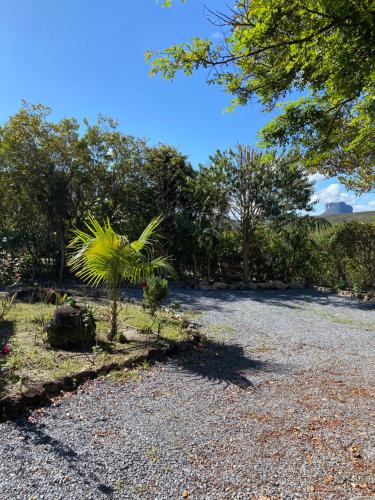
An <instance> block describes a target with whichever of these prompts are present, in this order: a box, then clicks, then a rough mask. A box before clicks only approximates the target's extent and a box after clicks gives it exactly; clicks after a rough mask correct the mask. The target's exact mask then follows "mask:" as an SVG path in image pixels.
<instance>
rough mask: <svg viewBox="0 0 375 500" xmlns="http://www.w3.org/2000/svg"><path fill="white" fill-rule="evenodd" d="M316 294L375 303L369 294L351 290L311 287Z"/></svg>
mask: <svg viewBox="0 0 375 500" xmlns="http://www.w3.org/2000/svg"><path fill="white" fill-rule="evenodd" d="M313 289H314V290H316V291H317V292H325V293H333V294H335V295H339V296H340V297H348V298H350V299H358V300H363V301H364V302H375V295H371V294H369V293H355V292H352V291H351V290H338V289H337V288H329V287H325V286H313Z"/></svg>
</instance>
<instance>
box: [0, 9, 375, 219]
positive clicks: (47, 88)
mask: <svg viewBox="0 0 375 500" xmlns="http://www.w3.org/2000/svg"><path fill="white" fill-rule="evenodd" d="M161 3H162V0H159V1H158V2H156V1H155V0H109V1H107V2H103V1H99V0H91V1H88V0H63V1H53V0H52V1H47V0H33V1H30V0H12V1H10V2H5V1H4V2H2V13H1V20H0V24H1V29H0V54H1V67H2V78H1V80H0V121H1V122H4V121H5V120H7V119H8V117H9V115H11V114H13V113H15V112H16V111H17V110H18V108H19V106H20V103H21V100H22V99H26V100H27V101H29V102H32V103H43V104H45V105H48V106H50V107H51V108H52V109H53V112H54V115H53V116H54V118H56V119H59V118H61V117H63V116H74V117H76V118H78V119H82V118H85V117H86V118H88V119H89V120H90V121H94V120H95V118H96V116H97V114H98V113H102V114H104V115H107V116H112V117H114V118H116V119H118V120H119V122H120V126H121V129H122V131H123V132H124V133H128V134H132V135H136V136H141V137H146V138H148V139H149V140H150V142H151V143H158V142H163V143H170V144H173V145H174V146H176V147H177V148H179V149H180V150H181V151H182V152H183V153H185V154H187V155H188V156H189V158H190V161H191V162H192V164H193V165H194V166H198V164H199V163H204V162H205V161H206V160H207V158H208V155H209V154H210V153H213V152H214V151H215V149H217V148H220V149H225V148H227V147H230V146H233V145H234V144H235V143H236V142H243V143H249V144H252V145H255V144H256V134H257V132H258V131H259V129H260V128H261V127H262V126H263V125H264V124H265V123H266V122H267V121H268V120H269V118H270V115H264V114H262V112H261V110H260V108H259V106H258V105H257V104H256V103H253V104H250V105H249V106H247V107H246V108H242V109H238V110H237V111H235V112H234V113H224V109H225V107H226V106H227V105H228V103H229V100H230V98H229V96H227V95H226V94H224V93H223V91H222V90H221V89H220V88H218V87H212V86H211V87H209V86H208V85H207V84H206V83H205V75H204V74H198V75H195V76H193V77H190V78H187V77H185V76H184V75H180V76H178V77H177V79H176V80H174V81H173V82H167V81H164V80H162V79H160V78H159V77H156V78H150V77H149V76H148V72H149V67H148V65H147V64H146V63H145V61H144V52H145V51H146V50H148V49H153V48H155V49H162V48H165V47H167V46H169V45H171V44H173V43H178V42H183V41H186V40H188V39H189V38H190V36H192V35H200V36H207V37H213V38H217V37H218V36H220V35H219V33H218V31H219V30H218V28H217V27H215V26H213V25H212V24H210V23H209V22H208V21H207V19H206V14H205V12H204V5H207V6H208V7H211V8H213V9H224V10H225V4H226V3H228V2H225V1H223V0H204V1H203V0H190V1H189V2H188V3H187V4H185V5H182V4H181V2H179V1H175V4H174V7H173V8H170V9H168V8H162V7H161ZM229 3H230V2H229ZM332 186H333V187H332ZM317 191H318V194H319V197H320V200H321V202H326V201H340V200H342V201H348V202H350V203H352V204H354V205H356V207H355V209H356V210H364V209H367V210H368V209H373V210H375V195H374V194H371V195H367V196H364V197H361V198H360V199H355V198H353V197H352V194H351V193H346V192H345V190H344V188H343V187H342V186H339V185H338V183H337V181H336V180H334V179H329V180H319V182H318V183H317ZM372 202H373V206H372ZM321 208H322V205H321V204H320V205H318V206H317V212H319V211H321Z"/></svg>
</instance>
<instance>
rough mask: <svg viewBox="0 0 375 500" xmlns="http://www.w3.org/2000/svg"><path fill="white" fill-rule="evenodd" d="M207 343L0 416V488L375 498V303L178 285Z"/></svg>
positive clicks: (39, 495)
mask: <svg viewBox="0 0 375 500" xmlns="http://www.w3.org/2000/svg"><path fill="white" fill-rule="evenodd" d="M174 299H176V300H178V301H179V302H181V303H182V304H184V305H186V306H192V307H194V308H195V309H199V310H201V311H202V315H201V316H200V318H199V321H200V322H201V323H202V324H203V326H204V329H205V331H206V333H207V335H208V337H209V343H208V346H207V348H206V349H203V350H201V351H200V352H197V353H193V354H189V355H186V356H185V357H183V358H175V359H170V360H168V361H167V362H164V363H158V364H156V365H155V366H153V367H151V368H150V369H148V370H143V371H141V372H140V378H135V379H130V378H129V379H127V380H126V382H122V381H112V380H110V379H100V380H95V381H91V382H88V383H86V384H85V385H83V386H82V387H81V388H80V389H79V390H78V391H77V393H76V394H69V395H65V396H64V397H63V398H61V399H60V400H58V401H56V403H55V405H54V406H52V407H49V408H45V409H42V410H38V411H35V412H34V413H32V414H31V415H30V416H29V417H28V418H27V419H20V420H18V421H17V422H12V423H6V424H2V425H0V431H1V440H0V456H1V462H0V498H1V499H4V500H5V499H7V500H8V499H37V500H42V499H54V500H55V499H64V500H65V499H86V498H95V499H101V498H121V499H133V498H134V499H135V498H146V499H173V498H183V497H185V498H192V499H226V498H228V499H245V498H246V499H249V498H250V499H251V498H254V499H255V498H304V499H305V498H311V499H318V498H322V499H336V498H337V499H342V498H371V497H372V496H375V426H374V422H375V405H374V401H375V399H374V395H375V388H374V381H375V324H374V321H375V318H374V316H375V309H374V305H366V304H360V303H359V302H357V301H355V300H349V299H344V298H339V297H335V296H328V295H324V294H319V293H316V292H309V291H287V292H281V291H280V292H267V291H265V292H261V293H260V292H231V293H229V292H225V291H221V292H219V291H218V292H207V293H203V292H196V291H191V292H190V291H178V292H175V294H174Z"/></svg>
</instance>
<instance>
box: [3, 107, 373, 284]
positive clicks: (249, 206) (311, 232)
mask: <svg viewBox="0 0 375 500" xmlns="http://www.w3.org/2000/svg"><path fill="white" fill-rule="evenodd" d="M49 113H50V110H48V109H47V108H45V107H43V106H29V105H27V104H24V105H23V106H22V108H21V109H20V111H19V112H18V113H17V114H16V115H14V116H12V117H11V118H10V119H9V120H8V122H7V123H5V124H4V125H3V126H2V127H1V129H0V215H1V216H0V284H1V285H11V284H14V283H17V282H22V281H31V282H32V283H33V282H34V281H38V280H40V279H43V278H46V277H50V278H52V279H53V280H56V279H59V278H60V277H61V276H62V275H65V276H66V275H67V274H68V273H69V272H70V271H69V269H67V268H66V255H65V252H66V250H65V249H66V246H67V244H68V241H69V240H70V238H71V235H72V231H73V230H76V231H78V233H77V232H76V235H77V234H85V233H87V228H86V226H85V221H87V220H88V217H93V218H94V219H91V220H96V221H105V220H107V219H109V220H110V221H111V224H110V226H108V227H107V226H104V229H103V226H102V225H100V227H101V229H103V230H105V231H107V232H108V234H109V233H110V234H113V235H117V236H114V238H120V239H121V237H120V236H119V234H122V233H123V232H124V231H125V232H126V236H127V240H128V241H129V242H131V241H134V240H137V239H138V237H139V234H141V233H142V231H143V229H144V227H146V226H147V224H148V223H149V221H150V220H152V219H153V218H155V217H159V216H160V215H162V216H163V218H162V220H160V224H159V227H158V233H159V234H160V238H158V240H157V241H152V244H153V249H154V251H155V255H156V257H157V256H158V255H169V256H171V263H172V265H173V268H174V269H175V270H176V272H177V274H178V275H179V277H180V278H184V277H196V278H203V279H216V280H217V279H219V280H220V279H225V280H243V279H245V280H253V281H267V280H275V279H280V280H283V281H299V282H304V283H310V284H311V283H316V284H321V285H329V286H336V285H338V284H340V283H341V284H342V286H348V287H351V288H353V287H357V288H358V287H362V288H371V287H373V283H374V270H373V267H371V266H372V265H373V262H374V257H373V254H371V252H372V250H371V249H372V248H373V244H374V243H373V238H374V236H373V231H374V229H373V225H372V224H369V225H361V224H356V223H350V224H349V223H348V224H344V225H342V226H338V227H337V228H333V229H332V228H331V229H327V227H325V226H326V225H325V224H324V221H322V219H319V218H314V217H311V216H309V215H307V213H308V211H309V210H310V208H311V204H310V200H311V196H312V193H313V188H312V186H311V184H310V182H309V180H308V177H307V176H306V173H305V171H304V169H303V162H302V163H301V162H300V158H299V156H298V155H297V154H292V153H291V152H289V153H284V154H276V153H275V152H273V151H270V150H269V151H267V152H261V151H259V150H252V149H251V148H249V147H248V146H246V145H242V146H241V145H239V146H237V147H236V148H234V149H231V150H228V151H217V152H216V153H215V154H213V155H212V156H211V157H210V158H209V160H208V162H207V164H206V165H201V166H200V167H199V169H196V170H195V169H193V168H192V166H191V165H190V163H189V162H188V160H187V158H186V156H184V155H183V154H182V153H180V152H179V151H177V150H176V149H175V148H173V147H172V146H169V145H157V146H150V145H148V144H147V142H146V141H144V140H143V139H139V138H135V137H131V136H128V135H125V134H123V133H122V132H120V131H119V129H118V127H117V124H116V123H115V122H114V121H113V120H111V119H105V118H103V117H99V119H98V122H97V123H96V124H94V125H90V124H88V123H87V122H85V123H84V124H83V127H82V128H79V124H78V123H77V122H76V120H74V119H72V118H70V119H64V120H62V121H60V122H57V123H56V122H54V121H52V120H50V115H49ZM302 214H305V215H302ZM97 229H98V230H99V226H98V228H97ZM101 229H100V230H101ZM80 231H81V233H80ZM91 236H93V235H92V234H91ZM91 236H90V237H91ZM111 241H112V240H111ZM121 241H122V240H121ZM116 288H117V287H116Z"/></svg>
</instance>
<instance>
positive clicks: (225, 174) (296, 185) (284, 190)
mask: <svg viewBox="0 0 375 500" xmlns="http://www.w3.org/2000/svg"><path fill="white" fill-rule="evenodd" d="M294 162H295V159H294V157H292V155H286V156H277V155H276V154H274V153H267V154H264V153H263V154H262V153H260V152H258V151H256V150H254V149H251V148H250V147H249V146H243V145H238V146H237V148H236V150H229V151H226V152H221V151H217V153H216V154H215V155H214V156H213V157H211V163H210V165H209V166H208V167H207V168H208V170H209V171H210V172H211V175H212V177H213V178H214V179H216V182H218V183H219V184H220V185H222V187H223V189H225V192H226V196H227V203H228V209H229V213H228V216H229V217H232V218H233V219H234V220H235V221H237V224H238V226H237V227H238V230H239V232H240V234H241V243H242V257H243V275H244V279H245V281H248V280H249V277H250V269H249V245H250V241H251V237H252V235H253V234H254V232H255V230H256V228H257V227H258V226H259V224H260V223H261V222H262V221H265V220H266V219H267V220H272V219H275V218H280V217H283V216H284V217H285V216H287V215H289V214H293V213H295V211H296V210H309V209H310V198H311V195H312V186H311V184H310V182H309V181H308V179H307V177H306V176H305V174H304V173H303V170H302V169H301V168H298V167H296V166H295V165H294V167H293V168H290V167H291V164H294Z"/></svg>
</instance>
